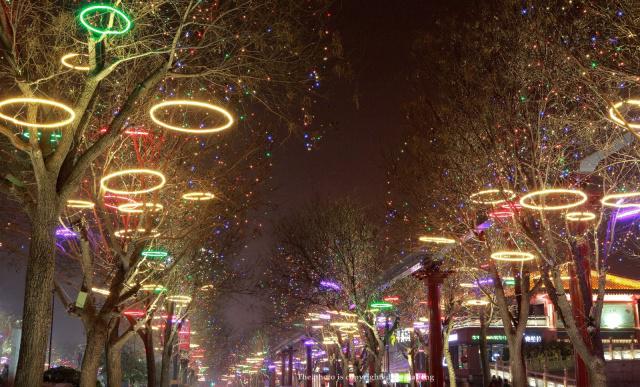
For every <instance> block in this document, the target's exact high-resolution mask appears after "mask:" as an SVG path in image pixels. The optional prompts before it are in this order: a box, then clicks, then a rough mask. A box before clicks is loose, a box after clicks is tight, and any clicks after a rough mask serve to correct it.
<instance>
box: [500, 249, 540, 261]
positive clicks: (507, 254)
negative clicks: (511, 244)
mask: <svg viewBox="0 0 640 387" xmlns="http://www.w3.org/2000/svg"><path fill="white" fill-rule="evenodd" d="M535 257H536V256H535V255H533V254H531V253H527V252H525V251H496V252H495V253H491V259H495V260H496V261H507V262H525V261H531V260H532V259H535Z"/></svg>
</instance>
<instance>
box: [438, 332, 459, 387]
mask: <svg viewBox="0 0 640 387" xmlns="http://www.w3.org/2000/svg"><path fill="white" fill-rule="evenodd" d="M452 328H453V324H452V323H451V322H449V324H448V325H447V327H446V329H445V330H444V335H443V336H444V337H443V339H442V341H443V344H442V345H443V350H444V358H445V361H446V362H447V373H448V374H449V387H456V385H457V383H456V370H455V368H454V367H453V359H451V352H450V351H449V335H450V334H451V330H452Z"/></svg>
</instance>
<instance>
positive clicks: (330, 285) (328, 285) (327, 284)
mask: <svg viewBox="0 0 640 387" xmlns="http://www.w3.org/2000/svg"><path fill="white" fill-rule="evenodd" d="M320 287H321V288H325V289H329V290H335V291H336V292H339V291H340V290H342V286H340V284H339V283H337V282H334V281H329V280H322V281H320Z"/></svg>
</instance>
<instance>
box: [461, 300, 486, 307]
mask: <svg viewBox="0 0 640 387" xmlns="http://www.w3.org/2000/svg"><path fill="white" fill-rule="evenodd" d="M464 304H465V305H468V306H485V305H489V301H487V300H467V301H465V302H464Z"/></svg>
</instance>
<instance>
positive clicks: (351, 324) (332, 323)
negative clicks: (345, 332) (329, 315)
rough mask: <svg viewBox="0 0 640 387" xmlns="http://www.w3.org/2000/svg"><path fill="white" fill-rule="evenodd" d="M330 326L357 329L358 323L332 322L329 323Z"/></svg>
mask: <svg viewBox="0 0 640 387" xmlns="http://www.w3.org/2000/svg"><path fill="white" fill-rule="evenodd" d="M329 325H331V326H332V327H346V328H350V327H357V326H358V323H355V322H348V321H335V322H331V323H329Z"/></svg>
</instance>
